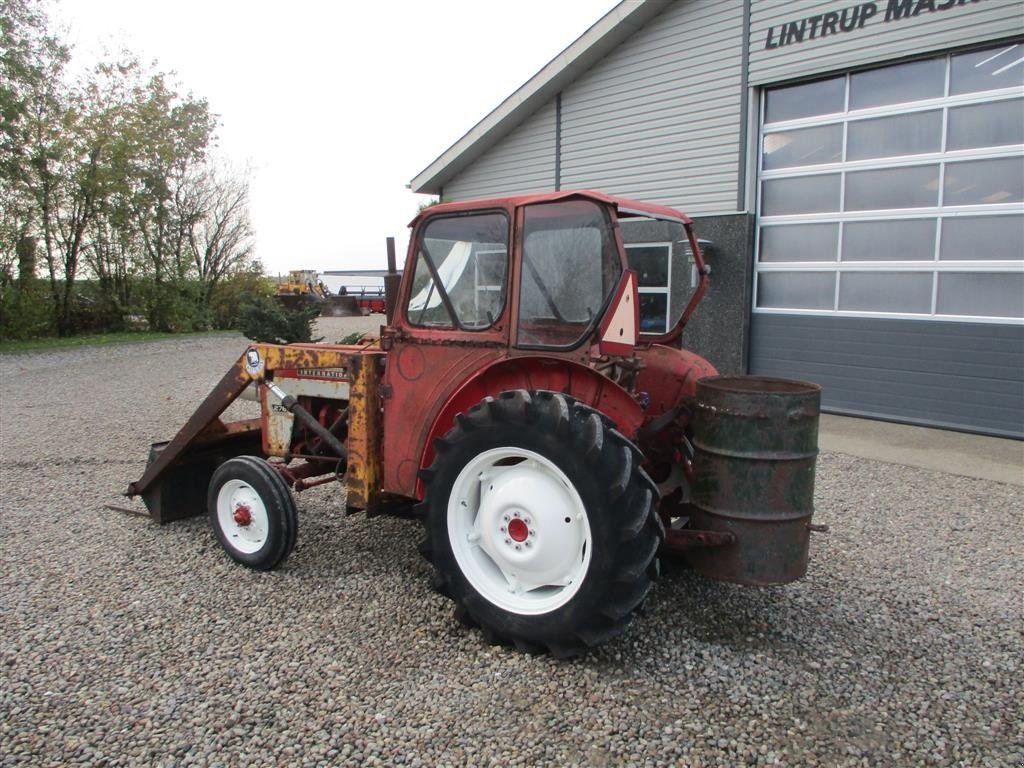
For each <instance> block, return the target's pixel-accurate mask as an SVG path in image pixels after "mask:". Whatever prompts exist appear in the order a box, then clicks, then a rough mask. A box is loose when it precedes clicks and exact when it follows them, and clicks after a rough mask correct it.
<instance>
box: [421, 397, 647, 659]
mask: <svg viewBox="0 0 1024 768" xmlns="http://www.w3.org/2000/svg"><path fill="white" fill-rule="evenodd" d="M435 447H436V453H437V455H436V458H435V460H434V463H433V464H432V465H431V467H430V468H429V469H428V470H425V471H424V472H423V478H424V480H425V481H426V483H427V494H426V498H425V500H424V502H423V507H424V511H425V521H426V528H427V539H426V541H425V542H424V545H423V547H422V551H423V553H424V555H425V556H426V557H427V558H428V559H429V560H430V561H431V562H432V563H433V564H434V567H435V569H436V571H437V584H438V586H439V588H440V589H441V591H442V592H443V593H445V594H447V595H449V596H450V597H451V598H452V599H453V600H454V601H455V604H456V615H457V616H458V617H459V618H460V619H461V620H463V622H464V623H467V624H470V625H478V626H480V628H481V630H482V631H483V633H484V635H485V637H486V638H487V639H488V640H490V641H492V642H495V643H511V644H515V645H516V646H518V647H519V648H521V649H523V650H527V651H549V652H551V653H553V654H555V655H557V656H574V655H577V654H579V653H582V652H584V651H586V650H587V649H588V648H590V647H592V646H595V645H597V644H599V643H602V642H604V641H606V640H608V639H610V638H612V637H614V636H615V635H617V634H619V633H620V632H622V631H623V630H624V629H625V627H626V625H627V624H628V622H629V621H630V619H631V618H632V615H633V613H634V612H635V611H636V609H637V608H638V607H639V606H640V604H641V603H642V602H643V600H644V599H645V598H646V596H647V593H648V592H649V591H650V588H651V586H652V580H653V578H654V577H655V576H656V575H657V567H658V566H657V559H656V552H657V549H658V546H659V544H660V542H661V540H662V539H663V538H664V530H663V528H662V526H661V521H660V519H659V518H658V516H657V513H656V512H655V509H654V502H655V499H656V498H657V497H656V493H657V489H656V487H655V486H654V484H653V483H652V482H651V480H650V478H649V477H647V475H646V473H645V472H644V471H643V470H642V469H641V468H640V466H639V461H640V458H641V457H640V454H639V451H638V450H637V449H636V447H635V446H633V444H632V443H630V442H629V441H628V440H627V439H626V438H625V437H623V436H622V435H621V434H619V433H618V432H617V431H615V429H614V428H613V426H612V424H611V422H609V421H607V420H606V419H605V418H603V417H602V416H601V414H600V413H599V412H597V411H595V410H594V409H592V408H590V407H588V406H586V405H584V404H582V403H580V402H578V401H576V400H574V399H573V398H571V397H568V396H566V395H563V394H561V393H555V392H527V391H526V390H517V391H514V392H504V393H502V395H501V396H500V397H499V398H497V399H492V398H487V399H485V400H484V401H483V402H482V403H480V404H478V405H477V406H474V407H473V408H472V409H471V410H470V412H469V413H468V414H467V415H464V416H462V415H460V416H459V417H458V419H457V424H456V426H455V427H454V428H452V430H451V431H449V432H448V434H447V435H445V436H444V438H442V439H441V440H439V441H437V442H436V443H435Z"/></svg>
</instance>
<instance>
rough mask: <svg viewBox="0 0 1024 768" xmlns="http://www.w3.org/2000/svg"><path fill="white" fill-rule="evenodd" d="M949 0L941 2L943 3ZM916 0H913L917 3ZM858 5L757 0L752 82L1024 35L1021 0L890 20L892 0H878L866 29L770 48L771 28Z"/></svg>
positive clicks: (987, 1)
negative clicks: (887, 18)
mask: <svg viewBox="0 0 1024 768" xmlns="http://www.w3.org/2000/svg"><path fill="white" fill-rule="evenodd" d="M944 2H945V0H942V1H941V2H938V1H937V2H936V3H935V4H936V5H942V4H944ZM916 4H917V3H916V0H915V2H914V3H913V4H912V5H914V6H915V7H916ZM854 5H856V3H855V2H852V0H832V1H831V2H827V3H823V2H821V0H754V2H753V3H752V4H751V14H750V16H751V18H750V84H751V85H762V84H768V83H773V82H779V81H782V80H786V79H791V78H796V77H807V76H808V75H814V74H823V73H826V72H834V71H839V70H843V69H851V68H855V67H861V66H865V65H870V64H875V63H879V62H884V61H890V60H892V59H900V58H905V57H908V56H914V55H917V54H923V53H929V52H933V51H941V50H944V49H947V48H953V47H959V46H966V45H972V44H974V43H981V42H985V41H989V40H997V39H999V38H1005V37H1010V36H1015V35H1021V34H1024V10H1022V4H1021V2H1020V0H980V2H967V3H966V4H964V5H962V6H958V5H954V6H952V7H950V8H948V9H946V10H936V11H928V10H923V11H922V13H920V14H918V15H917V16H916V17H910V18H901V19H893V20H892V21H888V22H887V21H885V14H886V9H887V8H888V5H889V0H876V2H875V6H876V7H877V9H878V13H877V14H875V16H873V17H872V18H870V19H869V20H868V21H867V22H866V23H865V24H864V26H863V28H861V29H855V30H852V31H850V32H840V33H839V34H836V35H828V36H827V37H824V38H822V37H818V38H816V39H814V40H809V39H808V38H806V37H805V38H804V40H803V42H800V43H792V44H790V45H786V46H783V47H780V48H774V49H770V50H766V49H765V40H766V38H767V34H768V29H769V28H771V27H775V30H776V34H775V38H776V39H777V38H778V28H779V26H780V25H781V24H784V23H785V22H790V21H799V20H800V19H805V18H808V17H810V16H815V15H817V14H822V13H826V12H828V11H836V12H839V11H842V10H843V9H844V8H846V9H849V8H852V7H853V6H854Z"/></svg>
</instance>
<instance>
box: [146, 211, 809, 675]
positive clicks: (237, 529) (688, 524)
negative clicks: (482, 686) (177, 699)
mask: <svg viewBox="0 0 1024 768" xmlns="http://www.w3.org/2000/svg"><path fill="white" fill-rule="evenodd" d="M411 226H412V237H411V239H410V245H409V252H408V257H407V261H406V266H405V269H404V271H403V273H402V277H401V282H400V283H399V282H398V277H397V275H395V274H393V275H392V276H390V277H389V278H388V281H387V285H388V288H389V290H388V296H389V306H388V312H387V324H386V325H385V326H383V327H382V328H381V332H380V336H379V338H377V339H374V340H372V341H370V342H367V343H364V344H357V345H333V344H294V345H273V344H252V345H251V346H249V348H248V349H246V350H245V352H244V353H243V355H242V356H241V357H240V358H239V360H238V361H237V362H236V363H235V365H234V366H232V368H231V370H229V371H228V372H227V374H225V376H224V377H223V378H222V379H221V381H220V383H219V384H218V385H217V386H216V387H215V388H214V390H213V391H212V392H211V393H210V394H209V395H208V396H207V398H206V400H204V401H203V403H202V404H201V405H200V406H199V408H198V409H197V410H196V412H195V414H194V415H193V416H192V417H191V418H190V419H189V420H188V422H186V424H185V425H184V426H183V427H182V429H181V430H180V431H179V432H178V434H177V435H176V436H175V437H174V438H173V439H172V440H171V441H170V442H168V443H166V444H157V445H154V446H153V448H152V449H151V452H150V462H149V465H148V466H147V468H146V470H145V473H144V474H143V476H142V477H141V478H140V479H139V480H137V481H136V482H134V483H132V484H131V485H130V486H129V488H128V492H127V493H128V495H130V496H135V495H141V496H142V497H143V499H144V501H145V503H146V506H147V508H148V509H149V511H150V514H151V516H152V517H153V518H154V519H155V520H157V521H158V522H161V523H164V522H168V521H171V520H176V519H180V518H183V517H188V516H192V515H197V514H201V513H202V512H203V511H206V513H207V514H208V516H209V518H210V521H211V524H212V526H213V529H214V532H215V534H216V536H217V538H218V540H219V541H220V543H221V544H222V546H223V547H224V549H225V550H226V551H227V553H228V554H229V555H230V556H231V557H232V558H234V559H235V560H236V561H238V562H240V563H243V564H245V565H248V566H250V567H252V568H257V569H270V568H273V567H275V566H276V565H278V564H279V563H280V562H281V561H282V560H283V559H284V558H285V557H287V556H288V554H289V552H290V551H291V549H292V547H293V546H294V544H295V540H296V534H297V529H298V519H297V514H296V509H295V504H294V500H293V497H292V491H301V490H303V489H305V488H308V487H311V486H312V485H317V484H321V483H327V482H333V481H338V482H341V483H343V484H344V487H345V493H346V503H347V505H348V507H349V508H350V509H363V510H366V512H367V514H370V515H374V514H385V513H398V514H403V515H408V514H414V515H416V516H419V517H421V518H422V519H423V523H424V525H425V529H426V536H425V538H424V541H423V544H422V545H421V551H422V552H423V554H424V556H425V557H426V558H427V559H428V560H429V561H430V562H431V563H432V564H433V566H434V568H435V571H436V579H435V581H436V585H437V586H438V587H439V589H440V590H441V591H442V592H443V593H444V594H446V595H448V596H449V597H450V598H451V599H452V600H453V601H454V603H455V611H456V615H457V616H458V617H459V618H460V619H461V620H462V621H463V622H464V623H467V624H470V625H476V626H479V627H480V628H481V629H482V630H483V632H484V634H485V637H487V638H488V639H489V640H492V641H494V642H502V643H511V644H514V645H516V646H517V647H519V648H522V649H524V650H529V651H547V652H551V653H554V654H556V655H559V656H572V655H576V654H579V653H581V652H583V651H585V650H586V649H588V648H589V647H592V646H594V645H597V644H599V643H601V642H603V641H606V640H608V639H609V638H611V637H614V636H615V635H616V634H618V633H619V632H621V631H622V630H623V628H624V627H625V626H626V624H627V623H628V621H629V620H630V618H631V617H632V615H633V614H634V612H635V611H636V610H637V609H638V608H639V606H640V605H641V604H642V603H643V601H644V599H645V598H646V596H647V594H648V592H649V590H650V588H651V586H652V583H653V580H654V579H655V578H656V576H657V574H658V567H659V566H658V563H659V560H658V557H659V554H674V555H679V556H682V557H685V558H686V559H687V560H688V561H689V562H690V563H691V564H692V565H693V567H694V568H695V569H696V570H697V571H699V572H700V573H702V574H705V575H707V576H709V577H712V578H717V579H722V580H726V581H732V582H738V583H743V584H750V585H765V584H782V583H787V582H790V581H793V580H795V579H798V578H800V577H801V576H803V574H804V572H805V571H806V567H807V555H808V542H809V535H810V532H811V531H812V530H815V529H816V528H817V527H815V526H813V525H812V524H811V514H812V511H813V509H812V496H813V489H814V464H815V458H816V455H817V446H816V441H817V420H818V406H819V390H818V388H817V387H816V386H815V385H813V384H808V383H806V382H798V381H789V380H784V379H765V378H757V377H723V376H718V375H717V372H716V371H715V369H714V368H713V367H712V366H711V364H710V363H708V362H707V361H706V360H704V359H703V358H701V357H699V356H698V355H695V354H693V353H692V352H689V351H686V350H683V349H680V348H679V347H678V340H679V338H680V335H681V333H682V329H683V326H684V325H685V324H686V322H687V320H688V319H689V317H690V316H691V314H692V313H693V311H694V309H695V308H696V306H697V304H698V302H699V301H700V299H701V297H702V295H703V294H704V292H705V290H706V287H707V279H708V278H707V273H708V269H707V268H706V266H705V264H704V261H703V258H702V255H701V250H700V247H699V244H698V242H697V240H696V238H695V236H694V233H693V229H692V226H691V221H690V219H689V218H688V217H686V216H685V215H684V214H682V213H680V212H678V211H676V210H674V209H671V208H667V207H664V206H659V205H651V204H646V203H640V202H637V201H632V200H626V199H622V198H616V197H610V196H607V195H604V194H600V193H595V192H564V193H554V194H544V195H533V196H521V197H513V198H503V199H495V200H483V201H472V202H463V203H448V204H442V205H437V206H433V207H431V208H428V209H426V210H424V211H423V212H421V213H420V215H419V216H417V218H416V219H415V220H414V221H413V222H412V225H411ZM627 247H628V248H627ZM661 255H664V256H665V257H667V265H666V262H665V261H664V260H659V259H658V258H657V257H658V256H661ZM630 258H632V260H633V263H634V266H635V267H636V269H635V270H634V269H631V268H630V264H631V262H630ZM391 261H392V264H391V265H390V266H391V272H392V273H394V272H395V270H394V264H393V258H392V259H391ZM652 286H654V287H652ZM641 308H643V311H641ZM250 388H251V389H252V390H253V391H254V392H255V395H256V397H257V398H258V399H259V402H260V405H261V415H260V417H259V418H258V419H251V420H243V421H235V422H224V421H222V420H221V418H220V417H221V415H222V414H223V412H224V410H225V409H226V408H227V406H228V405H229V404H230V403H231V402H232V401H233V400H234V399H235V398H237V397H238V396H239V395H241V394H242V393H243V392H244V391H246V390H247V389H250Z"/></svg>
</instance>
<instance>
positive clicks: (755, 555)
mask: <svg viewBox="0 0 1024 768" xmlns="http://www.w3.org/2000/svg"><path fill="white" fill-rule="evenodd" d="M820 407H821V387H819V386H818V385H817V384H812V383H810V382H806V381H795V380H791V379H776V378H768V377H761V376H713V377H708V378H705V379H701V380H700V381H698V382H697V405H696V413H695V414H694V419H693V432H694V462H693V464H694V478H693V484H692V491H693V493H692V504H693V507H692V511H693V515H692V517H691V521H690V525H691V527H692V528H695V529H699V530H710V531H720V532H728V533H732V534H733V536H734V537H735V542H734V543H733V544H731V545H729V546H725V547H717V548H713V549H698V550H694V551H693V552H691V553H690V554H689V559H690V562H691V563H692V565H693V567H694V569H695V570H697V571H698V572H700V573H702V574H704V575H705V576H708V577H710V578H714V579H720V580H723V581H731V582H736V583H739V584H755V585H768V584H786V583H788V582H791V581H794V580H796V579H799V578H800V577H802V576H803V575H804V574H805V573H806V572H807V552H808V544H809V539H810V528H809V525H810V522H811V515H812V514H813V512H814V465H815V462H816V460H817V456H818V415H819V412H820Z"/></svg>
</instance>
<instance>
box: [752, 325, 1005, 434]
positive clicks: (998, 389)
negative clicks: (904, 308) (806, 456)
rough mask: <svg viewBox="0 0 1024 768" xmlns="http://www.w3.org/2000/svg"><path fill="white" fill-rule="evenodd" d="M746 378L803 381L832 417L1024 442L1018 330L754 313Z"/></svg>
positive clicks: (1002, 326)
mask: <svg viewBox="0 0 1024 768" xmlns="http://www.w3.org/2000/svg"><path fill="white" fill-rule="evenodd" d="M750 335H751V356H750V367H751V372H752V373H756V374H762V375H768V376H783V377H787V378H798V379H807V380H810V381H814V382H816V383H818V384H820V385H822V387H823V391H822V407H823V408H826V409H827V410H830V411H833V412H837V413H849V414H854V415H863V416H872V417H880V418H887V419H892V420H895V421H906V422H911V423H918V424H925V425H929V426H943V427H952V428H955V429H963V430H968V431H972V432H983V433H987V434H995V435H1003V436H1007V437H1017V438H1021V437H1024V328H1022V327H1021V326H1013V325H989V324H982V323H947V322H934V321H926V320H882V319H874V318H850V317H816V316H807V315H804V316H799V315H775V314H763V313H755V314H754V315H753V317H752V318H751V334H750Z"/></svg>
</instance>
